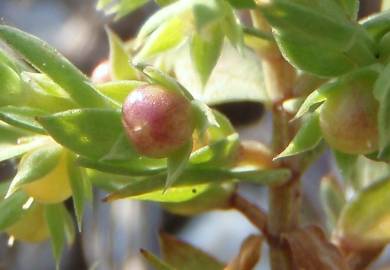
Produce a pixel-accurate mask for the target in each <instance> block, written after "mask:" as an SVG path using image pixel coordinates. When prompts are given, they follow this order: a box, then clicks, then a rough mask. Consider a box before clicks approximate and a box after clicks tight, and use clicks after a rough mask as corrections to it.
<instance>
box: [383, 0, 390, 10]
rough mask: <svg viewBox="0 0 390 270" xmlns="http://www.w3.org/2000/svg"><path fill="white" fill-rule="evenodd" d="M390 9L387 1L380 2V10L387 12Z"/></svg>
mask: <svg viewBox="0 0 390 270" xmlns="http://www.w3.org/2000/svg"><path fill="white" fill-rule="evenodd" d="M388 9H390V1H389V0H383V1H382V10H388Z"/></svg>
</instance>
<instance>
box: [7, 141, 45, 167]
mask: <svg viewBox="0 0 390 270" xmlns="http://www.w3.org/2000/svg"><path fill="white" fill-rule="evenodd" d="M44 141H45V140H43V139H42V138H39V137H37V138H36V139H32V140H29V141H27V142H25V143H20V144H0V146H1V148H0V149H1V150H0V162H1V161H4V160H7V159H10V158H14V157H18V156H21V155H23V154H24V153H27V152H29V151H31V150H33V149H35V148H38V147H39V146H41V145H42V144H43V143H44Z"/></svg>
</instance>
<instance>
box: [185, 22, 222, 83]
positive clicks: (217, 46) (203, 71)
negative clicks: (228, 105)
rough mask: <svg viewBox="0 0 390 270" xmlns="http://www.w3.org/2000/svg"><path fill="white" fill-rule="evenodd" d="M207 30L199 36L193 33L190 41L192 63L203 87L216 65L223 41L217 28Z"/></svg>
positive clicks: (219, 29)
mask: <svg viewBox="0 0 390 270" xmlns="http://www.w3.org/2000/svg"><path fill="white" fill-rule="evenodd" d="M207 30H208V31H207V32H205V31H203V32H202V33H201V34H198V33H195V34H194V36H193V37H192V40H191V56H192V62H193V64H194V67H195V69H196V71H197V72H198V75H199V77H200V80H201V82H202V85H203V86H204V85H206V83H207V80H208V79H209V77H210V74H211V72H212V71H213V69H214V67H215V65H216V64H217V61H218V58H219V56H220V54H221V50H222V45H223V39H224V36H223V34H222V31H221V28H220V27H219V26H215V27H212V28H208V29H207Z"/></svg>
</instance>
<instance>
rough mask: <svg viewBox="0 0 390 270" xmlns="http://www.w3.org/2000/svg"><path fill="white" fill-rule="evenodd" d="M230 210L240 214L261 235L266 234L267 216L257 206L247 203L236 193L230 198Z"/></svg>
mask: <svg viewBox="0 0 390 270" xmlns="http://www.w3.org/2000/svg"><path fill="white" fill-rule="evenodd" d="M230 205H231V208H234V209H236V210H237V211H239V212H241V213H242V214H243V215H244V216H245V217H246V218H247V219H248V220H249V221H250V222H251V223H252V224H253V225H255V226H256V227H257V228H258V229H259V230H260V231H261V232H262V233H263V235H265V236H266V235H268V232H267V214H266V213H265V211H264V210H263V209H261V208H260V207H258V206H257V205H255V204H253V203H251V202H249V201H248V200H247V199H245V198H244V197H242V196H241V195H240V194H238V193H234V194H233V195H232V197H231V198H230Z"/></svg>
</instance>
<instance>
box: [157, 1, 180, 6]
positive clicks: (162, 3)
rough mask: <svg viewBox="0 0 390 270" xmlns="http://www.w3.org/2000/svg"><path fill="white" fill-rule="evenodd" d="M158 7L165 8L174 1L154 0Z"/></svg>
mask: <svg viewBox="0 0 390 270" xmlns="http://www.w3.org/2000/svg"><path fill="white" fill-rule="evenodd" d="M154 2H156V3H157V4H158V5H159V6H166V5H169V4H172V3H174V2H176V0H154Z"/></svg>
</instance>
